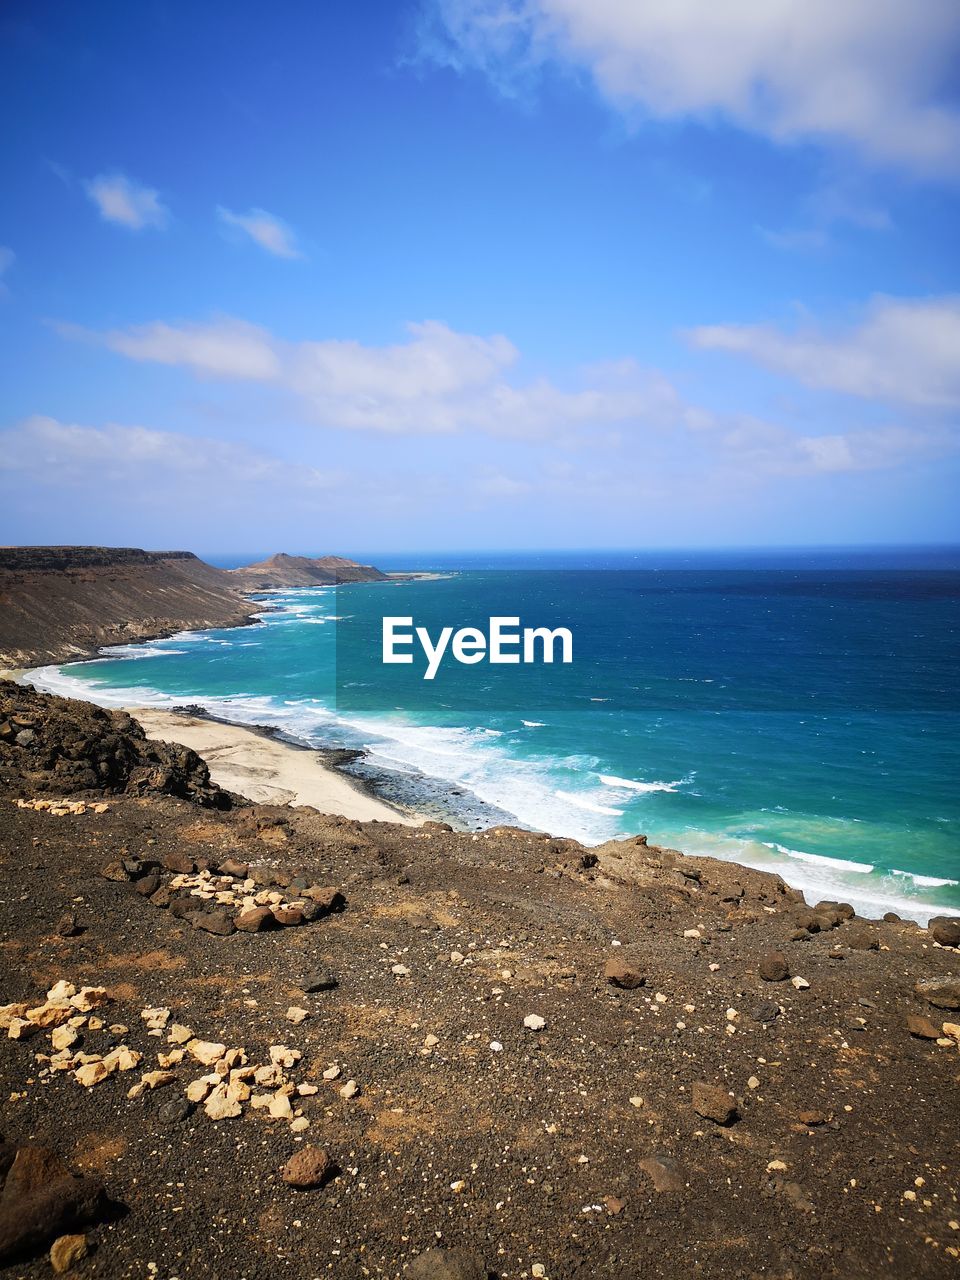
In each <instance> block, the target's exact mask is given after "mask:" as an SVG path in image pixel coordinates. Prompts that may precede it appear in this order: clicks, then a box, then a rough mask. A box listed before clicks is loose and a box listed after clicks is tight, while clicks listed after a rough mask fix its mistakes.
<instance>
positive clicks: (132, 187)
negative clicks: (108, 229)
mask: <svg viewBox="0 0 960 1280" xmlns="http://www.w3.org/2000/svg"><path fill="white" fill-rule="evenodd" d="M83 185H84V187H85V189H86V192H87V195H88V196H89V197H90V199H91V200H92V201H93V203H94V204H95V205H96V206H97V208H98V209H99V210H100V216H101V218H103V219H104V220H105V221H107V222H117V223H119V224H120V225H121V226H123V227H129V228H130V229H131V230H132V231H142V230H143V229H144V228H145V227H156V228H157V229H159V230H162V229H163V228H164V227H165V226H166V225H167V223H168V221H169V219H170V210H169V209H168V208H167V207H166V205H164V204H161V202H160V193H159V192H158V191H154V190H153V188H152V187H145V186H143V185H142V184H141V183H139V182H135V181H133V179H131V178H126V177H124V175H123V174H121V173H114V174H105V173H101V174H98V176H97V177H95V178H91V179H90V180H89V181H88V182H85V183H84V184H83Z"/></svg>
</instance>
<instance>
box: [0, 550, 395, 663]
mask: <svg viewBox="0 0 960 1280" xmlns="http://www.w3.org/2000/svg"><path fill="white" fill-rule="evenodd" d="M385 576H386V575H385V574H382V573H381V572H380V570H379V569H374V568H373V567H372V566H370V565H358V564H357V563H356V562H355V561H353V560H346V559H343V558H342V557H340V556H323V557H321V558H320V559H310V558H308V557H305V556H285V555H277V556H272V557H271V558H270V559H269V560H264V561H263V562H262V563H260V564H256V565H250V566H248V567H246V568H243V569H217V568H215V567H214V566H213V565H210V564H207V563H206V562H205V561H203V560H200V559H199V558H198V557H197V556H195V555H194V554H193V553H192V552H190V551H141V550H140V549H139V548H136V547H0V670H2V669H4V668H9V669H16V668H20V667H36V666H40V665H42V664H44V663H50V662H72V661H75V660H76V659H77V658H86V657H92V656H94V655H95V654H96V652H97V650H98V649H100V648H102V647H103V646H106V645H115V644H129V643H131V642H133V641H137V640H154V639H157V638H158V637H160V636H167V635H171V634H172V633H174V632H177V631H186V630H202V629H204V628H207V627H234V626H240V625H241V624H242V623H244V622H248V621H250V620H251V619H252V618H253V616H254V615H255V614H256V613H257V612H259V611H260V610H262V609H263V607H264V606H263V605H255V604H253V603H252V602H251V601H250V600H248V599H246V596H247V595H248V594H250V593H251V592H257V591H266V590H269V589H271V588H275V587H311V586H323V585H326V586H329V585H331V584H333V583H336V582H371V581H378V580H380V579H382V578H384V577H385Z"/></svg>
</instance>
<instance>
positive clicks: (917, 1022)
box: [907, 1013, 940, 1040]
mask: <svg viewBox="0 0 960 1280" xmlns="http://www.w3.org/2000/svg"><path fill="white" fill-rule="evenodd" d="M907 1030H908V1031H909V1032H910V1034H911V1035H912V1036H914V1037H916V1039H917V1040H938V1039H939V1038H940V1028H939V1027H938V1026H937V1025H936V1024H935V1023H933V1022H931V1021H930V1019H929V1018H924V1017H922V1016H921V1015H920V1014H917V1013H911V1014H910V1015H909V1016H908V1018H907Z"/></svg>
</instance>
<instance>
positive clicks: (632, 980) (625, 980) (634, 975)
mask: <svg viewBox="0 0 960 1280" xmlns="http://www.w3.org/2000/svg"><path fill="white" fill-rule="evenodd" d="M603 976H604V977H605V978H606V980H607V982H609V983H610V985H611V986H614V987H621V988H622V989H623V990H625V991H632V990H634V989H635V988H636V987H642V986H643V984H644V983H645V982H646V980H647V979H646V975H645V974H644V973H643V972H642V970H640V969H638V968H637V966H636V964H635V963H634V962H633V961H631V960H628V959H627V958H626V956H613V957H612V958H611V959H609V960H608V961H607V963H606V964H605V965H604V966H603Z"/></svg>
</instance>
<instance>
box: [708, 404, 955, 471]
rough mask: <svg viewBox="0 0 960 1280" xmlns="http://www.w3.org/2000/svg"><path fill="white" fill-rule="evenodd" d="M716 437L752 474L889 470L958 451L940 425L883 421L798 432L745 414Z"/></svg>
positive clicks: (952, 433) (949, 433) (729, 455)
mask: <svg viewBox="0 0 960 1280" xmlns="http://www.w3.org/2000/svg"><path fill="white" fill-rule="evenodd" d="M718 443H719V444H720V445H721V447H722V449H723V450H724V452H725V453H726V455H727V458H728V460H729V461H732V462H735V463H736V465H737V466H738V467H739V468H740V469H741V470H743V471H749V472H751V473H752V474H754V475H757V476H762V475H793V476H804V475H806V476H811V475H823V474H836V473H839V472H862V471H888V470H893V469H896V468H898V467H902V466H905V465H908V464H913V463H919V462H926V461H929V460H931V459H934V458H940V457H945V456H947V455H948V454H951V453H955V452H956V451H957V448H958V445H960V440H958V438H957V435H956V432H955V431H952V430H950V429H946V428H939V427H926V428H923V427H920V428H907V427H900V426H882V427H869V428H860V429H856V430H852V431H847V432H827V433H825V434H823V435H818V436H811V435H798V434H795V433H794V432H791V431H788V430H787V429H786V428H784V427H781V426H778V425H776V424H774V423H769V422H762V421H758V420H757V419H753V418H742V419H740V420H738V421H737V422H735V423H732V424H727V425H726V426H725V427H724V428H723V429H722V430H721V432H720V438H719V441H718Z"/></svg>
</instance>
